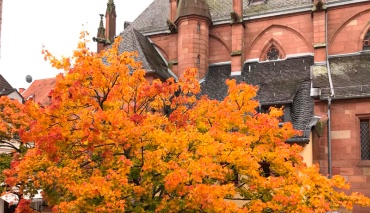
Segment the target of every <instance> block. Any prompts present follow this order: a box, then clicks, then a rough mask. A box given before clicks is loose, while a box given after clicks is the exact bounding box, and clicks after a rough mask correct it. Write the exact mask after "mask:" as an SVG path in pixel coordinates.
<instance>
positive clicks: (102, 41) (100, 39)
mask: <svg viewBox="0 0 370 213" xmlns="http://www.w3.org/2000/svg"><path fill="white" fill-rule="evenodd" d="M103 17H104V14H100V24H99V27H98V33H97V35H96V37H94V38H93V41H95V42H97V43H98V44H97V52H98V53H99V52H100V51H102V50H103V49H104V47H105V46H106V45H107V44H108V41H107V39H106V37H105V28H104V24H103Z"/></svg>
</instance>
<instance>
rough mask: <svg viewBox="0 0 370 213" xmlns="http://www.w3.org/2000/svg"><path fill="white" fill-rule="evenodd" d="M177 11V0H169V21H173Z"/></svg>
mask: <svg viewBox="0 0 370 213" xmlns="http://www.w3.org/2000/svg"><path fill="white" fill-rule="evenodd" d="M176 11H177V0H170V18H169V20H170V21H171V22H175V19H176Z"/></svg>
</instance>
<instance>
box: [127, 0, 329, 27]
mask: <svg viewBox="0 0 370 213" xmlns="http://www.w3.org/2000/svg"><path fill="white" fill-rule="evenodd" d="M332 1H335V0H332ZM206 2H207V4H208V6H209V12H210V14H211V17H212V21H213V23H215V22H219V21H230V20H231V19H230V12H232V0H206ZM248 3H249V0H243V7H244V8H243V9H244V16H245V17H249V16H253V15H257V14H258V15H262V14H268V13H272V12H284V11H289V10H293V9H302V8H306V9H307V10H309V9H310V8H311V7H312V0H268V1H267V2H266V3H263V4H248ZM169 10H170V8H169V3H168V0H154V1H153V3H152V4H150V5H149V6H148V7H147V8H146V9H145V10H144V11H143V12H142V13H141V14H140V15H139V16H138V17H137V18H136V20H135V21H134V22H133V23H132V25H133V26H134V27H135V29H137V30H138V31H139V32H141V33H155V32H161V31H165V30H167V29H168V26H167V24H166V21H167V19H168V18H169V14H170V12H169Z"/></svg>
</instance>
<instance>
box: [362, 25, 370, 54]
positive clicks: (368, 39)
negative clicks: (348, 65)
mask: <svg viewBox="0 0 370 213" xmlns="http://www.w3.org/2000/svg"><path fill="white" fill-rule="evenodd" d="M362 50H370V29H368V30H367V33H366V34H365V37H364V41H363V45H362Z"/></svg>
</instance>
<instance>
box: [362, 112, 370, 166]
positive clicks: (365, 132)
mask: <svg viewBox="0 0 370 213" xmlns="http://www.w3.org/2000/svg"><path fill="white" fill-rule="evenodd" d="M369 121H370V119H361V120H360V138H361V160H370V131H369Z"/></svg>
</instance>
